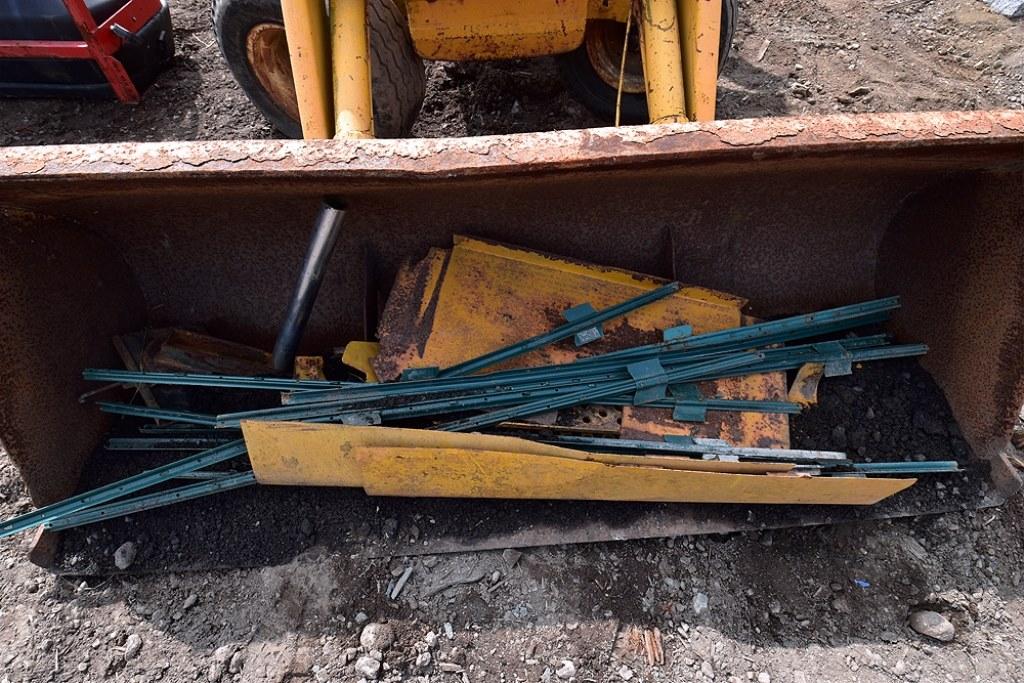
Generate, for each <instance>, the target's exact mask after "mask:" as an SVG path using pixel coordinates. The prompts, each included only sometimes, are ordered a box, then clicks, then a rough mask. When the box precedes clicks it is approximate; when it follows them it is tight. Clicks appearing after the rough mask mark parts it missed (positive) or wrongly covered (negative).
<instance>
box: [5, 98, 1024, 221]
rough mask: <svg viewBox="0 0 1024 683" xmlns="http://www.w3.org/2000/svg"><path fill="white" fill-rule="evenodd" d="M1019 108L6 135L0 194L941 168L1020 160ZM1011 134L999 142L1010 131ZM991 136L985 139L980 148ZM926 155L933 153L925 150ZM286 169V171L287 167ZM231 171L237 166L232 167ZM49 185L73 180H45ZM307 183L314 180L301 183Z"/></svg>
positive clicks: (1023, 136) (1023, 124)
mask: <svg viewBox="0 0 1024 683" xmlns="http://www.w3.org/2000/svg"><path fill="white" fill-rule="evenodd" d="M1022 140H1024V111H964V112H901V113H885V114H857V115H848V114H837V115H834V116H794V117H779V118H763V119H736V120H729V121H713V122H706V123H685V124H663V125H648V126H630V127H625V128H597V129H587V130H572V131H552V132H542V133H529V134H520V135H491V136H481V137H476V138H440V139H408V140H330V141H292V140H237V141H230V142H224V141H209V142H207V141H204V142H158V143H119V144H103V145H59V146H53V147H7V148H3V149H0V181H4V182H3V184H0V201H4V200H6V201H13V200H16V199H17V195H16V194H15V193H14V191H15V190H16V189H17V188H18V184H17V183H15V182H12V181H19V180H20V181H30V182H31V181H35V182H34V183H33V184H34V185H35V186H36V187H38V186H39V181H40V180H44V181H49V182H51V183H52V182H53V181H56V180H58V179H66V178H71V177H74V178H80V179H86V178H95V179H102V178H105V177H109V176H111V175H119V176H124V175H126V174H128V175H134V174H138V175H137V176H135V177H133V178H132V179H133V180H141V179H142V178H154V179H156V178H160V179H165V180H166V179H169V178H174V177H187V176H195V177H198V178H206V177H209V176H210V175H211V174H216V173H218V172H225V171H229V172H232V173H238V174H253V175H254V176H255V177H267V176H281V177H282V181H284V182H287V183H296V182H298V181H303V180H314V179H325V178H326V177H327V175H328V174H331V173H343V174H344V175H345V177H346V178H347V179H348V180H349V181H352V180H364V181H368V182H380V181H384V180H397V181H408V180H409V179H412V178H417V177H419V178H424V179H432V180H433V179H436V177H437V176H438V175H439V174H446V175H448V177H469V176H508V175H516V176H518V175H520V174H522V173H538V172H544V171H578V170H588V171H595V170H600V169H614V168H627V167H634V168H635V167H637V165H638V164H641V165H642V164H649V163H664V162H673V163H680V162H685V161H686V160H687V159H694V160H700V161H702V162H708V161H712V160H713V161H714V162H716V163H721V162H726V161H751V160H754V159H758V160H762V161H764V160H770V159H773V158H789V157H792V155H793V154H794V153H799V154H801V155H803V156H808V155H814V156H817V155H837V154H845V153H854V154H863V153H865V152H870V153H872V154H878V153H880V152H886V151H888V152H889V153H892V152H893V151H899V150H905V151H907V152H912V151H914V150H918V149H922V146H924V145H929V144H932V145H936V144H939V145H942V146H943V147H946V148H948V147H951V146H955V147H958V148H961V150H962V152H961V153H960V154H959V155H957V159H956V160H952V159H946V160H944V161H943V164H944V165H945V166H946V167H947V168H948V167H952V166H962V167H965V168H975V167H977V166H978V164H979V160H982V161H981V163H991V162H992V161H993V159H994V155H998V154H1000V152H1001V153H1002V154H1003V155H1004V158H1005V159H1006V160H1007V161H1014V160H1019V158H1020V153H1019V149H1020V147H1019V145H1020V144H1021V143H1022ZM1007 142H1011V143H1016V147H1013V146H1010V147H1007V146H1006V143H1007ZM986 148H988V149H989V150H990V151H985V150H986ZM919 163H921V165H922V167H933V166H934V164H933V163H932V162H930V161H928V160H927V159H922V160H921V161H920V162H919ZM285 175H286V176H287V177H286V178H285V177H284V176H285ZM238 177H239V178H240V177H241V176H238ZM51 189H52V190H53V191H54V195H55V196H60V195H70V196H74V195H77V194H80V192H81V189H82V188H81V186H77V187H74V188H72V187H70V186H64V187H63V188H59V187H57V186H52V187H51ZM308 189H310V190H311V189H312V188H308Z"/></svg>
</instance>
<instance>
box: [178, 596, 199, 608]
mask: <svg viewBox="0 0 1024 683" xmlns="http://www.w3.org/2000/svg"><path fill="white" fill-rule="evenodd" d="M197 602H199V597H198V596H196V594H195V593H190V594H189V596H188V597H187V598H185V602H183V603H181V609H182V611H185V610H189V609H192V608H193V607H195V606H196V603H197Z"/></svg>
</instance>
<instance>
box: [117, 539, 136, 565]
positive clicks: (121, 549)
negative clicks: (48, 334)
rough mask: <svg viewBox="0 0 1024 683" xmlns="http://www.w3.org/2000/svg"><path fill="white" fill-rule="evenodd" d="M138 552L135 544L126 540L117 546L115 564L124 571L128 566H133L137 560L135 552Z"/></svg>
mask: <svg viewBox="0 0 1024 683" xmlns="http://www.w3.org/2000/svg"><path fill="white" fill-rule="evenodd" d="M136 552H137V550H136V548H135V544H134V543H132V542H131V541H126V542H124V543H122V544H121V545H119V546H118V547H117V550H115V551H114V566H115V567H117V568H118V569H120V570H121V571H124V570H125V569H128V567H130V566H132V563H133V562H135V553H136Z"/></svg>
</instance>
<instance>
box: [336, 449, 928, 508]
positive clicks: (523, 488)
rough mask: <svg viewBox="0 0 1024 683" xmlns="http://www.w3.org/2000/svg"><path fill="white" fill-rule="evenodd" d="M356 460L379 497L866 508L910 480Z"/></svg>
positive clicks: (429, 454) (393, 455)
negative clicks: (820, 505) (826, 505)
mask: <svg viewBox="0 0 1024 683" xmlns="http://www.w3.org/2000/svg"><path fill="white" fill-rule="evenodd" d="M356 458H357V459H358V460H359V461H360V465H361V466H362V470H363V482H364V483H363V487H364V489H365V490H366V492H367V493H369V494H370V495H380V496H417V497H442V498H514V499H545V500H609V501H649V502H681V503H746V504H755V503H758V504H760V503H776V504H778V503H782V504H789V505H808V504H835V505H871V504H873V503H877V502H878V501H880V500H882V499H884V498H887V497H889V496H891V495H893V494H894V493H898V492H899V491H902V490H903V489H905V488H907V487H909V486H912V485H913V484H914V483H915V481H916V480H915V479H868V478H830V477H795V476H764V475H749V474H721V473H717V472H691V471H683V470H672V469H662V468H657V467H631V466H616V465H608V464H605V463H600V462H585V461H577V460H567V459H560V458H550V457H546V456H541V455H526V454H520V453H506V452H495V451H458V452H453V451H451V450H449V449H428V448H422V449H408V450H391V449H370V450H366V451H360V452H359V453H358V454H357V455H356Z"/></svg>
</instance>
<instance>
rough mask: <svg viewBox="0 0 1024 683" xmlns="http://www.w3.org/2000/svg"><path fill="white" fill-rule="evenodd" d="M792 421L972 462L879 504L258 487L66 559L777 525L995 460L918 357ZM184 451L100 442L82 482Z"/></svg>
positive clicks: (166, 516) (858, 512)
mask: <svg viewBox="0 0 1024 683" xmlns="http://www.w3.org/2000/svg"><path fill="white" fill-rule="evenodd" d="M791 431H792V446H793V447H794V448H808V449H819V450H842V451H846V452H848V453H849V454H850V457H851V459H853V460H855V461H861V462H868V461H876V462H879V461H893V460H957V461H958V462H960V463H961V465H962V466H963V467H964V470H965V471H964V472H963V473H959V474H946V475H932V476H924V477H921V478H920V480H919V482H918V483H917V484H916V485H915V486H913V487H912V488H910V489H909V490H907V491H905V492H903V493H901V494H898V495H897V496H894V497H893V498H891V499H889V500H887V501H884V502H883V503H881V504H880V505H878V506H874V507H872V508H857V507H842V506H817V507H812V506H789V507H786V506H755V507H752V506H746V505H685V504H641V503H600V502H593V503H582V504H581V503H576V502H571V501H494V500H449V499H401V498H371V497H368V496H366V495H364V494H363V493H362V492H357V491H355V490H348V489H337V488H298V487H274V486H263V487H251V488H247V489H243V490H238V491H231V492H228V493H223V494H219V495H215V496H210V497H208V498H202V499H199V500H196V501H191V502H187V503H183V504H178V505H174V506H170V507H166V508H162V509H159V510H151V511H147V512H143V513H139V514H136V515H132V516H130V517H128V518H119V519H116V520H110V521H108V522H103V523H99V524H95V525H91V526H87V527H82V528H77V529H72V530H69V531H67V532H66V533H65V534H64V536H63V543H62V547H61V552H60V554H59V556H58V567H59V570H60V571H62V572H65V573H69V574H81V575H90V574H106V573H110V572H114V571H116V569H115V567H114V563H113V554H114V550H115V549H116V548H117V547H118V546H119V545H121V544H122V543H125V542H127V541H131V542H133V543H135V544H136V546H137V547H138V549H139V551H138V554H137V556H136V559H135V561H134V563H133V565H132V566H131V567H130V569H129V571H131V572H147V571H169V570H188V569H200V568H204V569H205V568H215V567H240V566H266V565H274V564H280V563H283V562H288V561H289V560H291V559H292V558H294V557H295V556H296V555H298V554H300V553H302V552H304V551H307V550H309V549H311V548H313V547H317V546H319V547H323V548H327V549H329V550H338V551H341V552H344V553H348V554H363V555H370V556H387V555H392V554H396V555H399V554H425V553H436V552H446V551H452V550H457V549H465V548H501V547H508V546H510V545H544V544H549V543H557V542H559V541H579V540H597V538H598V537H596V536H594V534H595V533H600V532H601V531H602V530H603V531H604V535H603V536H601V538H605V539H607V538H613V537H619V538H622V537H645V536H664V535H676V534H680V533H701V532H716V531H720V530H721V527H720V526H718V524H716V523H712V522H711V520H712V519H715V520H716V521H717V522H718V523H721V520H726V523H731V524H733V525H735V527H736V528H772V527H778V526H789V525H802V524H815V523H829V522H839V521H848V520H849V521H852V520H858V519H864V518H866V517H867V516H868V515H869V514H870V515H871V516H892V515H907V514H919V513H924V512H929V511H940V510H950V509H959V508H961V507H964V504H963V502H962V501H967V500H970V499H972V498H976V497H982V496H983V495H984V494H985V487H986V486H987V483H986V482H987V479H988V476H987V471H986V469H985V468H986V465H985V464H984V463H983V462H982V461H975V462H973V463H971V464H970V465H968V460H969V459H970V449H969V448H968V446H967V443H966V442H965V441H964V439H963V438H962V436H961V435H960V431H959V429H958V428H957V425H956V422H955V420H954V419H953V417H952V413H951V411H950V409H949V406H948V404H947V403H946V400H945V397H944V396H943V394H942V391H941V390H940V389H939V387H938V386H937V385H936V384H935V382H934V381H933V380H932V378H931V376H930V375H929V374H928V373H927V372H926V371H925V370H924V369H923V368H921V366H920V365H919V364H918V363H917V361H915V360H895V361H882V362H876V363H868V364H864V365H862V366H859V367H856V368H855V369H854V372H853V374H852V375H849V376H844V377H834V378H827V379H825V380H823V381H822V383H821V387H820V389H819V404H818V405H817V406H815V407H812V408H811V409H809V410H807V411H805V412H804V413H803V414H801V415H798V416H795V417H793V419H792V422H791ZM174 457H180V454H178V455H177V456H175V455H174V454H154V453H145V454H142V453H126V452H108V451H104V450H102V449H101V450H99V451H97V453H96V454H95V455H94V457H93V460H92V462H91V464H90V466H89V468H88V469H87V472H86V474H85V476H84V477H83V480H82V489H83V490H85V489H88V488H92V487H95V486H98V485H100V484H103V483H105V482H108V481H111V480H114V479H117V478H121V477H124V476H128V475H130V474H133V473H136V472H137V471H140V470H141V469H145V468H148V467H152V466H155V465H158V464H162V463H164V462H167V461H169V460H171V459H173V458H174ZM230 467H231V464H230V463H229V464H228V465H227V466H225V469H230Z"/></svg>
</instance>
